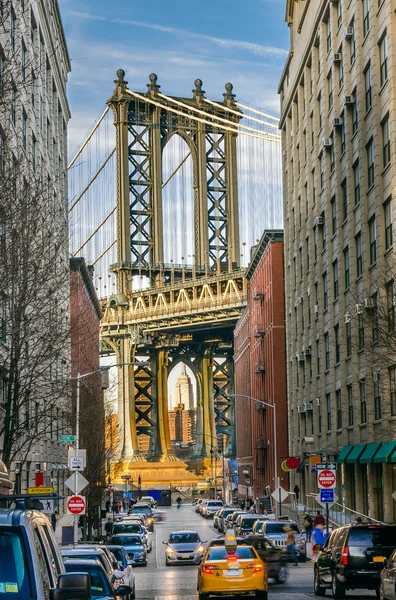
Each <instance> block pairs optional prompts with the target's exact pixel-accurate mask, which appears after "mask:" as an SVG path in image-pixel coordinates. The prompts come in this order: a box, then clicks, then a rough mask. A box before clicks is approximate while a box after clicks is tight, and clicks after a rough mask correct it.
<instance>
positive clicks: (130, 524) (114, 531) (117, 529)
mask: <svg viewBox="0 0 396 600" xmlns="http://www.w3.org/2000/svg"><path fill="white" fill-rule="evenodd" d="M144 529H145V527H144V525H142V523H141V522H140V521H118V522H117V523H114V525H113V526H112V528H111V535H118V534H119V533H136V534H138V535H143V533H144Z"/></svg>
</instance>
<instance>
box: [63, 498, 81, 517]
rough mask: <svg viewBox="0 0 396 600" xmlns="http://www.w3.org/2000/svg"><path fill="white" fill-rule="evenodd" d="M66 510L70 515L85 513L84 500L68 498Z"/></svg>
mask: <svg viewBox="0 0 396 600" xmlns="http://www.w3.org/2000/svg"><path fill="white" fill-rule="evenodd" d="M67 510H68V511H69V513H71V514H72V515H81V514H82V513H84V512H85V498H84V497H83V496H70V498H69V499H68V501H67Z"/></svg>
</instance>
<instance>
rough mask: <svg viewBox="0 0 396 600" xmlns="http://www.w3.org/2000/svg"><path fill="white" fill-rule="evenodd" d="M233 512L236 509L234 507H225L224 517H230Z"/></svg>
mask: <svg viewBox="0 0 396 600" xmlns="http://www.w3.org/2000/svg"><path fill="white" fill-rule="evenodd" d="M233 512H234V509H232V508H228V509H227V508H225V509H224V510H223V513H222V517H228V515H232V513H233Z"/></svg>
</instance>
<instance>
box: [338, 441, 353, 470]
mask: <svg viewBox="0 0 396 600" xmlns="http://www.w3.org/2000/svg"><path fill="white" fill-rule="evenodd" d="M352 448H353V446H344V447H343V448H341V452H340V453H339V455H338V458H337V463H338V464H339V465H342V464H343V463H344V462H345V459H346V457H347V456H348V454H349V453H350V451H351V450H352Z"/></svg>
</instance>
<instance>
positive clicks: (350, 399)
mask: <svg viewBox="0 0 396 600" xmlns="http://www.w3.org/2000/svg"><path fill="white" fill-rule="evenodd" d="M347 396H348V425H349V427H352V426H353V394H352V386H351V385H347Z"/></svg>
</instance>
